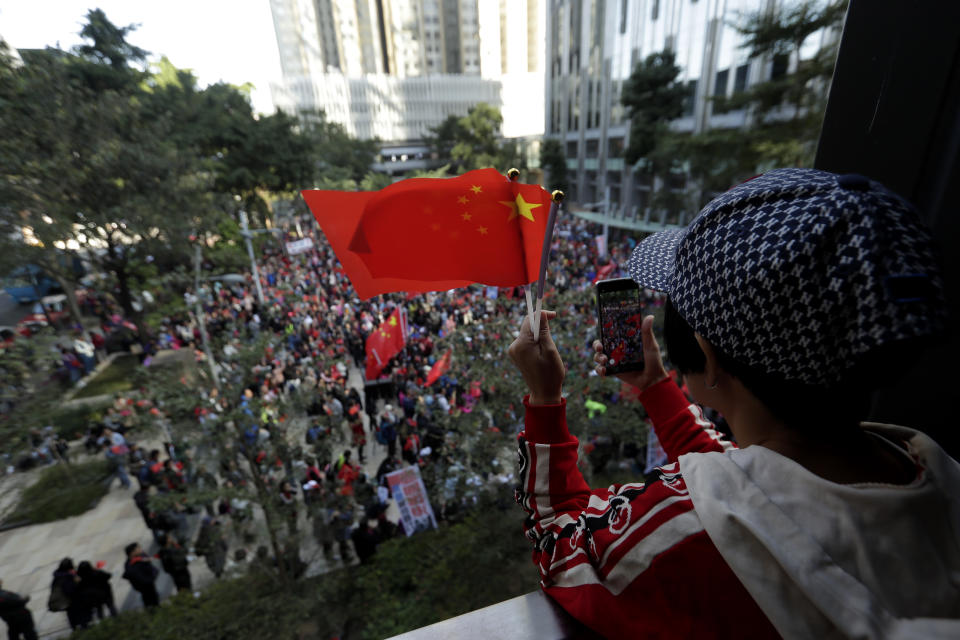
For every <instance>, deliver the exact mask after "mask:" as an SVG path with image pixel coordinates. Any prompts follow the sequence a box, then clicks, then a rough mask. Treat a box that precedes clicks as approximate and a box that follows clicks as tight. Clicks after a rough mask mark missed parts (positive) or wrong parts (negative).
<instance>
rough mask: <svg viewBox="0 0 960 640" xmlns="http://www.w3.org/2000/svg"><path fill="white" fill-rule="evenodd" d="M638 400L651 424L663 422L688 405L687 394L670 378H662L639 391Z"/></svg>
mask: <svg viewBox="0 0 960 640" xmlns="http://www.w3.org/2000/svg"><path fill="white" fill-rule="evenodd" d="M639 397H640V402H641V403H642V404H643V408H644V409H646V410H647V415H648V416H649V417H650V420H652V421H653V424H655V425H657V424H663V423H664V422H666V421H667V420H670V419H671V418H673V417H674V416H676V415H677V414H678V413H680V412H681V411H684V410H686V408H687V407H688V406H690V401H689V400H687V396H685V395H683V391H680V387H678V386H677V384H676V383H675V382H674V381H673V380H671V379H670V378H664V379H663V380H661V381H660V382H658V383H657V384H655V385H652V386H649V387H647V388H646V389H644V390H643V391H641V392H640V396H639Z"/></svg>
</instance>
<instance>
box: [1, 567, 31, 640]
mask: <svg viewBox="0 0 960 640" xmlns="http://www.w3.org/2000/svg"><path fill="white" fill-rule="evenodd" d="M28 602H30V596H21V595H19V594H16V593H14V592H13V591H4V589H3V581H2V580H0V620H3V621H4V622H6V623H7V638H9V640H20V639H21V638H23V640H37V629H36V627H34V626H33V614H31V613H30V609H27V603H28Z"/></svg>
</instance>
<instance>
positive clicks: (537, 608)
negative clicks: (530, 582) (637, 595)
mask: <svg viewBox="0 0 960 640" xmlns="http://www.w3.org/2000/svg"><path fill="white" fill-rule="evenodd" d="M451 638H453V639H457V638H460V639H463V640H471V639H476V640H481V639H482V640H491V639H494V638H510V639H516V640H523V639H525V638H529V639H531V640H533V639H536V640H566V639H568V638H569V639H578V640H579V639H582V640H593V639H595V638H600V636H599V635H597V634H596V633H594V632H593V631H590V630H589V629H586V628H585V627H583V626H582V625H581V624H580V623H578V622H577V621H576V620H574V619H573V618H571V617H570V616H569V615H568V614H567V613H566V612H565V611H564V610H563V609H561V608H560V607H559V606H558V605H557V604H556V603H555V602H554V601H553V600H551V599H550V598H548V597H547V596H546V595H545V594H544V593H543V592H542V591H535V592H533V593H528V594H527V595H525V596H518V597H516V598H512V599H510V600H505V601H503V602H499V603H497V604H494V605H490V606H489V607H484V608H483V609H477V610H476V611H471V612H470V613H465V614H463V615H462V616H457V617H456V618H450V619H448V620H443V621H441V622H437V623H436V624H432V625H430V626H428V627H422V628H420V629H415V630H413V631H408V632H407V633H403V634H400V635H398V636H394V637H393V638H391V639H390V640H450V639H451Z"/></svg>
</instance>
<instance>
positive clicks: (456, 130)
mask: <svg viewBox="0 0 960 640" xmlns="http://www.w3.org/2000/svg"><path fill="white" fill-rule="evenodd" d="M461 119H462V118H461V117H460V116H455V115H449V116H447V118H446V119H445V120H444V121H443V122H441V123H440V124H439V125H437V126H436V127H431V128H430V133H432V134H433V135H432V136H429V137H428V138H427V144H428V145H429V147H430V149H431V150H432V151H433V153H435V154H436V155H437V157H438V158H440V159H441V160H449V159H450V158H451V155H450V154H451V152H452V151H453V147H454V146H455V145H456V144H457V141H458V140H460V139H461V138H463V137H464V136H465V135H466V132H465V131H464V127H463V125H461V124H460V120H461Z"/></svg>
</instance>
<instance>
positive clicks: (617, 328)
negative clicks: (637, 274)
mask: <svg viewBox="0 0 960 640" xmlns="http://www.w3.org/2000/svg"><path fill="white" fill-rule="evenodd" d="M597 310H598V314H599V320H600V324H599V329H600V342H601V343H603V353H604V354H605V355H606V356H607V358H608V359H609V360H608V362H607V367H606V369H607V372H608V373H620V372H621V371H640V370H642V369H643V341H642V340H641V338H640V325H641V324H642V323H643V309H642V308H641V307H640V289H639V287H638V286H637V283H635V282H634V281H633V280H631V279H630V278H619V279H617V280H603V281H600V282H598V283H597Z"/></svg>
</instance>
